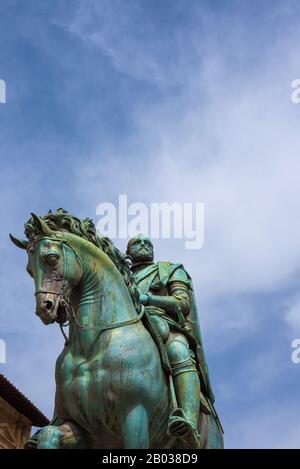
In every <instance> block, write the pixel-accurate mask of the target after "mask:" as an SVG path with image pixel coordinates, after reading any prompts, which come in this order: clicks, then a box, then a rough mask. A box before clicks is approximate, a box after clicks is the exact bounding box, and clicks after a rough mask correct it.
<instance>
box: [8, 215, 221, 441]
mask: <svg viewBox="0 0 300 469" xmlns="http://www.w3.org/2000/svg"><path fill="white" fill-rule="evenodd" d="M25 234H26V237H27V240H20V239H17V238H15V237H13V236H12V235H10V236H11V240H12V241H13V243H14V244H15V245H16V246H18V247H19V248H22V249H26V250H27V254H28V264H27V271H28V273H29V274H30V275H31V277H32V278H33V279H34V283H35V297H36V314H37V315H38V316H39V317H40V319H41V320H42V321H43V323H44V324H46V325H47V324H52V323H55V322H56V323H58V324H59V325H60V328H61V330H62V332H63V334H64V337H65V345H64V348H63V350H62V352H61V354H60V355H59V357H58V359H57V362H56V371H55V379H56V393H55V411H54V417H53V420H52V422H51V423H50V425H47V426H46V427H43V428H42V429H41V430H39V431H38V432H37V433H36V434H35V435H34V437H33V438H32V440H31V444H30V445H29V447H30V446H31V447H32V446H34V447H36V448H38V449H43V448H46V449H47V448H48V449H49V448H51V449H52V448H53V449H57V448H106V449H107V448H110V449H113V448H126V449H129V448H134V449H139V448H161V449H165V448H180V444H181V443H180V441H179V440H178V439H177V438H174V437H170V436H169V435H168V432H167V427H168V419H169V416H170V413H171V411H172V399H171V397H170V389H169V380H168V376H167V374H166V372H165V370H164V368H163V366H162V361H161V356H160V354H159V351H158V348H157V345H156V343H155V341H154V339H153V337H152V336H151V334H150V333H149V331H148V329H147V328H146V327H145V325H144V322H143V313H144V307H143V306H142V305H140V304H139V300H138V298H139V295H138V293H137V290H136V287H135V285H134V281H133V280H132V276H131V273H130V268H129V265H128V263H127V261H126V259H125V256H124V255H122V254H121V253H120V251H118V249H117V248H116V247H115V246H114V245H113V243H112V242H111V241H110V240H108V238H104V237H100V236H98V235H97V233H96V230H95V227H94V225H93V223H92V221H91V220H89V219H85V220H83V221H81V220H79V219H78V218H77V217H74V216H73V215H70V214H68V213H67V212H66V211H65V210H63V209H59V210H58V211H57V212H55V213H52V212H51V211H49V213H48V214H47V215H46V216H45V217H38V216H37V215H34V214H32V217H31V218H30V220H29V221H28V222H27V223H26V224H25ZM66 325H69V334H68V337H67V335H66V334H65V332H64V327H65V326H66ZM199 431H200V435H201V436H200V440H201V441H200V447H201V448H222V447H223V435H222V429H221V426H220V424H219V421H218V418H217V417H216V415H215V414H214V413H213V412H210V413H204V412H201V415H200V421H199ZM181 447H182V446H181Z"/></svg>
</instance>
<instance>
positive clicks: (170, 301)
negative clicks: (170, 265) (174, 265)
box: [140, 269, 191, 325]
mask: <svg viewBox="0 0 300 469" xmlns="http://www.w3.org/2000/svg"><path fill="white" fill-rule="evenodd" d="M168 293H169V295H168V296H160V295H151V294H150V295H149V294H145V295H141V296H140V301H141V303H142V304H144V305H149V306H156V307H157V308H161V309H163V310H164V311H166V312H167V313H168V314H169V315H170V316H172V317H174V319H175V320H177V321H179V323H180V324H181V325H184V323H185V316H187V315H188V314H189V312H190V307H191V301H190V293H189V282H188V279H187V277H186V273H185V272H184V271H183V270H182V269H178V271H175V272H174V274H173V276H172V277H171V278H170V280H169V283H168Z"/></svg>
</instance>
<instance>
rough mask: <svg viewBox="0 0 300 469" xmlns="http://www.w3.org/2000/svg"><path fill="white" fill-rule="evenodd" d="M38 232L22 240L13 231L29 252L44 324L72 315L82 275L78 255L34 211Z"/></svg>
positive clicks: (63, 319)
mask: <svg viewBox="0 0 300 469" xmlns="http://www.w3.org/2000/svg"><path fill="white" fill-rule="evenodd" d="M32 221H33V223H34V225H35V229H36V236H35V237H34V239H32V240H30V241H22V240H19V239H17V238H15V237H14V236H12V235H10V238H11V240H12V242H13V243H14V244H15V245H16V246H17V247H19V248H22V249H26V250H27V254H28V264H27V268H26V270H27V272H28V273H29V275H30V276H31V277H32V278H33V279H34V283H35V297H36V314H37V316H39V317H40V318H41V320H42V321H43V323H44V324H51V323H54V322H55V321H57V322H59V323H61V324H62V323H64V322H65V321H66V320H67V319H68V311H69V308H68V306H70V297H71V293H72V290H73V289H74V288H75V287H76V286H77V285H78V284H79V282H80V279H81V277H82V266H81V262H80V259H79V257H78V255H77V254H76V252H75V250H74V248H73V247H71V246H70V244H68V242H67V241H66V240H64V239H63V238H62V237H60V236H59V233H58V232H56V231H53V230H51V229H50V228H49V226H48V225H47V224H46V222H45V221H44V220H43V219H41V218H40V217H38V216H37V215H35V214H32Z"/></svg>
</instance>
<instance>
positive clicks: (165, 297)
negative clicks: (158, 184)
mask: <svg viewBox="0 0 300 469" xmlns="http://www.w3.org/2000/svg"><path fill="white" fill-rule="evenodd" d="M127 255H128V256H129V257H130V259H131V262H132V267H131V269H132V272H133V275H134V278H135V281H136V284H137V287H138V290H139V293H140V302H141V303H142V304H143V305H145V306H146V309H147V311H149V313H150V315H151V320H152V321H153V322H154V323H155V324H156V326H157V329H158V330H159V332H160V335H161V337H162V339H163V342H164V343H165V347H166V352H167V355H168V359H169V363H170V366H171V370H172V376H173V383H174V388H175V394H176V398H177V405H178V407H177V409H175V410H174V411H173V413H172V414H171V416H170V420H169V427H168V433H169V434H170V435H171V436H174V437H177V438H181V439H182V440H183V441H184V442H186V443H187V444H190V445H191V447H193V448H197V447H199V444H200V443H199V442H200V435H199V433H198V420H199V412H200V396H201V391H200V389H201V388H202V389H203V392H204V394H206V396H207V397H208V399H210V400H211V401H213V394H212V391H211V388H210V384H209V378H208V371H207V366H206V362H205V358H204V353H203V349H202V344H201V335H200V330H199V324H198V319H197V312H196V310H195V301H194V296H193V291H192V282H191V278H190V276H189V274H188V273H187V272H186V271H185V269H184V267H183V266H182V264H172V263H170V262H157V263H155V262H154V253H153V245H152V242H151V241H150V239H149V238H147V237H146V236H144V235H142V234H139V235H137V236H135V237H133V238H132V239H131V240H130V241H129V242H128V246H127ZM191 313H192V314H191Z"/></svg>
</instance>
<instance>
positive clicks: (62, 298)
mask: <svg viewBox="0 0 300 469" xmlns="http://www.w3.org/2000/svg"><path fill="white" fill-rule="evenodd" d="M43 239H49V240H51V241H58V242H60V248H61V251H62V255H63V275H62V278H61V287H60V290H59V291H58V292H55V291H51V290H37V291H36V292H35V296H37V295H38V294H40V293H44V294H48V293H49V294H52V295H56V296H58V297H59V300H58V301H59V305H60V306H61V307H62V308H64V310H65V312H66V318H67V320H66V321H64V320H65V317H64V320H63V321H59V320H57V319H56V322H57V323H58V324H59V327H60V330H61V332H62V335H63V336H64V339H65V345H69V343H70V341H69V339H68V337H67V336H66V334H65V331H64V329H63V328H64V327H67V326H68V325H69V324H70V322H71V321H72V320H73V321H74V323H75V324H76V326H77V327H78V328H79V329H80V330H82V331H90V332H92V331H97V332H100V333H102V332H104V331H108V330H111V329H116V328H118V327H124V326H129V325H131V324H135V323H137V322H138V321H140V320H141V318H142V317H143V315H144V312H145V307H144V306H143V305H140V311H139V312H138V315H137V317H136V318H134V319H129V320H127V321H121V322H116V323H111V324H107V325H106V326H104V327H103V326H101V327H100V326H84V325H82V324H80V323H79V321H78V319H77V318H76V314H75V311H74V308H73V305H72V303H71V299H70V295H68V292H67V290H68V285H67V283H66V282H65V274H66V268H67V262H66V253H65V246H68V248H70V249H71V250H72V251H73V253H74V255H75V257H76V259H77V260H78V262H79V263H80V265H81V268H82V269H83V267H82V262H81V259H80V257H79V256H78V254H77V252H76V251H75V249H74V248H73V246H71V245H70V244H69V243H68V242H67V241H65V240H63V239H61V238H59V237H55V238H50V237H49V236H46V237H43V238H38V239H36V240H34V241H33V242H31V243H30V245H29V246H28V248H27V251H28V250H29V249H30V248H31V247H33V245H34V244H35V243H36V242H39V241H42V240H43ZM70 313H71V314H70Z"/></svg>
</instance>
